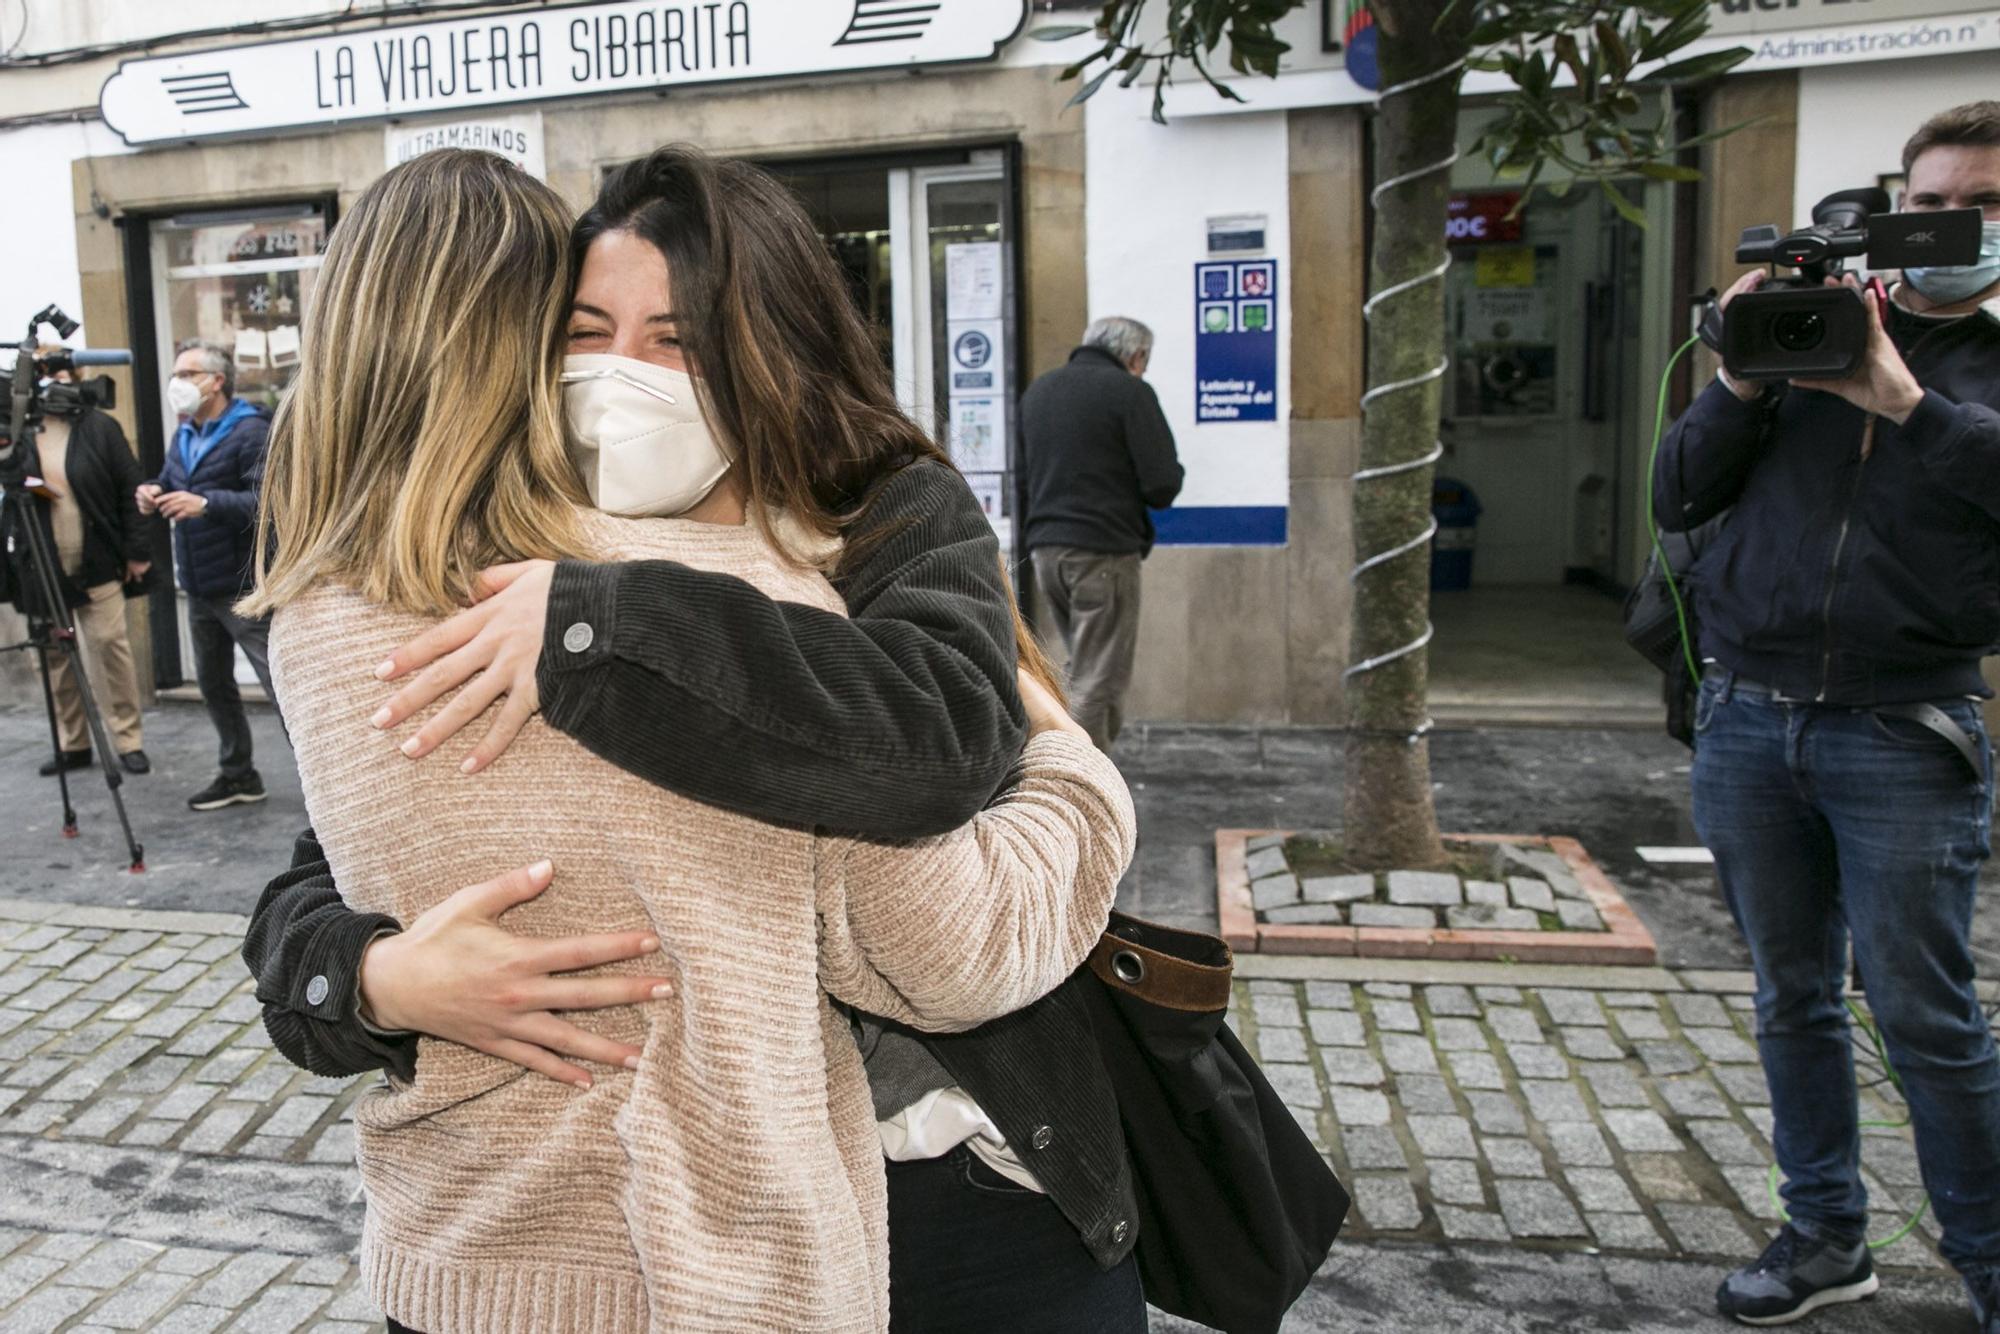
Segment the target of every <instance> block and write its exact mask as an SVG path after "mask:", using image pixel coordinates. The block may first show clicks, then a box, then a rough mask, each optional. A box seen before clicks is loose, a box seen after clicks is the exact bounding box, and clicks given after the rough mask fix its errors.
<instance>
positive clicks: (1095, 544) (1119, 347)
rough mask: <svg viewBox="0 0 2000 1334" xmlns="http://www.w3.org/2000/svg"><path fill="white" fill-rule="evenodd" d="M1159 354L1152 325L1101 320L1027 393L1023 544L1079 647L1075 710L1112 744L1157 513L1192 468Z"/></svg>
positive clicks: (1064, 629) (1105, 744)
mask: <svg viewBox="0 0 2000 1334" xmlns="http://www.w3.org/2000/svg"><path fill="white" fill-rule="evenodd" d="M1152 355H1153V331H1152V330H1151V329H1148V328H1147V327H1146V326H1145V325H1143V324H1141V323H1139V321H1137V320H1133V319H1126V318H1125V317H1123V316H1111V317H1109V318H1106V319H1101V320H1098V321H1096V322H1095V323H1093V324H1092V325H1091V326H1090V327H1089V328H1088V329H1086V330H1085V331H1084V335H1083V345H1082V346H1081V347H1079V348H1077V349H1076V351H1074V352H1072V353H1070V356H1069V363H1068V364H1067V365H1065V366H1062V367H1059V368H1058V369H1056V370H1052V371H1050V372H1049V373H1048V374H1046V375H1044V376H1042V377H1041V378H1040V379H1038V380H1036V381H1035V382H1034V384H1032V385H1030V386H1029V387H1028V392H1027V393H1026V394H1024V395H1022V397H1021V453H1022V459H1023V464H1022V466H1023V470H1024V472H1025V473H1026V476H1027V484H1028V511H1027V516H1026V523H1025V524H1024V532H1023V538H1022V540H1023V542H1024V544H1025V545H1026V546H1027V548H1028V550H1029V551H1030V552H1032V553H1033V556H1034V563H1035V584H1036V586H1037V587H1038V588H1039V589H1040V590H1041V595H1042V598H1043V600H1044V602H1045V604H1046V605H1047V607H1048V609H1049V612H1050V614H1051V615H1052V616H1053V617H1054V619H1055V623H1056V629H1057V630H1058V631H1059V632H1060V633H1061V635H1062V637H1063V641H1064V643H1065V644H1066V645H1067V646H1068V649H1069V674H1070V711H1071V712H1072V713H1074V714H1075V715H1076V720H1077V721H1078V722H1079V723H1081V724H1083V726H1084V728H1085V730H1087V731H1088V732H1089V733H1090V736H1091V739H1092V740H1093V741H1095V742H1096V743H1097V744H1098V746H1099V747H1101V748H1103V749H1106V750H1109V749H1110V747H1111V743H1112V742H1113V741H1115V740H1117V738H1118V730H1119V727H1120V725H1121V724H1122V723H1123V722H1124V703H1125V691H1126V689H1127V688H1128V687H1129V686H1130V685H1131V683H1132V661H1133V655H1134V651H1135V650H1136V648H1137V646H1138V638H1139V563H1140V562H1141V561H1142V560H1144V559H1145V558H1146V556H1147V554H1148V553H1150V552H1151V551H1152V549H1153V516H1152V514H1151V511H1152V510H1156V509H1164V508H1165V507H1166V506H1168V505H1171V504H1173V502H1174V497H1176V496H1178V495H1179V494H1180V491H1181V481H1182V478H1183V475H1184V474H1183V472H1182V470H1181V464H1180V459H1179V458H1178V457H1177V456H1176V454H1175V452H1174V435H1173V432H1172V431H1171V430H1170V429H1168V427H1167V419H1166V415H1165V414H1164V413H1162V412H1161V411H1160V400H1159V398H1158V396H1157V395H1155V394H1154V393H1153V390H1152V387H1151V386H1150V385H1148V384H1147V383H1146V382H1145V380H1144V379H1143V378H1142V377H1143V376H1144V375H1145V373H1146V366H1147V364H1148V363H1149V362H1150V361H1151V359H1152Z"/></svg>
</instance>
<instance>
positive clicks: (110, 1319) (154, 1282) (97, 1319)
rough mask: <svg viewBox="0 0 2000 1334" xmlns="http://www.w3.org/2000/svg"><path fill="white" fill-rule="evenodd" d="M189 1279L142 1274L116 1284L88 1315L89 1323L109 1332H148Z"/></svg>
mask: <svg viewBox="0 0 2000 1334" xmlns="http://www.w3.org/2000/svg"><path fill="white" fill-rule="evenodd" d="M187 1285H188V1279H186V1278H185V1277H183V1276H182V1275H179V1274H161V1273H150V1274H141V1275H139V1276H138V1277H137V1278H135V1279H133V1280H131V1281H130V1282H128V1283H123V1284H121V1285H119V1288H118V1290H117V1291H116V1292H113V1293H111V1294H110V1295H109V1296H108V1297H106V1298H105V1299H104V1301H103V1302H102V1303H101V1304H100V1305H99V1306H98V1307H97V1309H96V1310H94V1311H92V1312H91V1313H90V1319H91V1321H92V1323H94V1324H98V1325H103V1326H105V1327H106V1328H109V1329H147V1328H150V1327H151V1324H152V1321H153V1319H154V1318H155V1317H157V1316H158V1315H159V1314H160V1312H162V1311H164V1310H166V1308H167V1306H168V1304H169V1303H171V1302H172V1301H173V1300H174V1298H176V1297H178V1296H180V1295H181V1291H182V1289H184V1288H186V1287H187Z"/></svg>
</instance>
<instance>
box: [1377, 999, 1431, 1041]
mask: <svg viewBox="0 0 2000 1334" xmlns="http://www.w3.org/2000/svg"><path fill="white" fill-rule="evenodd" d="M1370 1008H1371V1011H1372V1013H1373V1015H1374V1019H1375V1027H1377V1028H1379V1029H1382V1030H1383V1031H1384V1032H1389V1033H1421V1032H1423V1031H1424V1021H1423V1020H1422V1019H1420V1018H1418V1017H1417V1007H1416V1006H1415V1005H1413V1004H1411V1003H1410V1002H1409V1001H1406V1000H1378V1001H1375V1002H1374V1004H1373V1005H1372V1006H1371V1007H1370Z"/></svg>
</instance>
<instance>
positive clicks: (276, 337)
mask: <svg viewBox="0 0 2000 1334" xmlns="http://www.w3.org/2000/svg"><path fill="white" fill-rule="evenodd" d="M268 343H269V347H270V350H271V364H272V365H273V366H296V365H298V364H299V326H298V325H296V324H281V325H279V326H278V327H277V328H275V329H273V330H271V334H270V338H269V340H268Z"/></svg>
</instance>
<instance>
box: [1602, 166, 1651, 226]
mask: <svg viewBox="0 0 2000 1334" xmlns="http://www.w3.org/2000/svg"><path fill="white" fill-rule="evenodd" d="M1597 184H1598V188H1599V189H1601V190H1603V191H1604V197H1605V198H1606V199H1608V200H1610V201H1611V207H1613V208H1615V209H1617V210H1618V216H1619V217H1621V218H1623V219H1625V221H1627V222H1629V223H1631V224H1632V225H1633V226H1634V227H1644V226H1645V225H1646V211H1645V210H1644V209H1642V208H1640V207H1639V206H1638V205H1637V204H1635V203H1633V202H1632V201H1631V200H1629V199H1627V198H1626V197H1625V196H1624V194H1622V193H1621V192H1620V191H1619V189H1618V187H1617V186H1615V185H1613V184H1612V183H1611V182H1610V181H1609V180H1605V179H1602V178H1600V179H1599V180H1598V182H1597Z"/></svg>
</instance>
